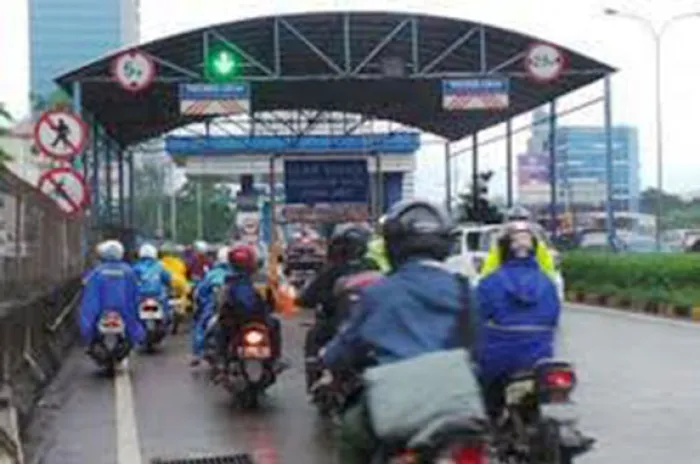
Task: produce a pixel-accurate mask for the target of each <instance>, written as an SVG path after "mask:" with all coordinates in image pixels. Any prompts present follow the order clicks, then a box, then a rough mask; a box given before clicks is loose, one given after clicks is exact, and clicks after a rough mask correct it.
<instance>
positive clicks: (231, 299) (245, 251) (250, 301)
mask: <svg viewBox="0 0 700 464" xmlns="http://www.w3.org/2000/svg"><path fill="white" fill-rule="evenodd" d="M228 262H229V264H230V266H231V275H230V276H228V278H227V279H226V281H225V283H224V287H223V288H222V289H221V291H220V292H219V297H218V308H219V330H218V333H219V337H218V343H217V344H218V348H219V355H220V357H221V359H222V361H223V363H224V366H225V365H226V364H227V363H228V361H230V359H229V358H230V355H231V353H229V350H228V346H229V344H230V340H231V337H232V336H233V335H234V334H236V333H237V332H238V330H239V328H240V326H241V325H242V324H243V323H245V322H246V321H247V320H249V319H255V320H262V321H263V322H264V323H265V324H266V325H267V327H268V328H269V329H270V344H271V345H272V346H271V347H270V348H271V350H272V358H273V359H274V362H275V370H276V371H278V372H281V371H282V370H283V369H284V368H285V367H286V363H284V362H283V361H282V360H281V355H282V328H281V325H280V321H279V320H278V319H277V318H276V317H275V316H274V315H273V311H274V310H273V308H272V305H271V304H270V302H268V301H265V300H264V299H263V298H262V296H261V295H260V294H259V293H258V291H257V290H256V288H255V283H254V282H253V276H254V275H255V273H256V272H257V264H258V263H257V257H256V254H255V249H254V248H253V247H252V246H250V245H247V244H237V245H234V246H232V247H231V248H230V249H229V252H228Z"/></svg>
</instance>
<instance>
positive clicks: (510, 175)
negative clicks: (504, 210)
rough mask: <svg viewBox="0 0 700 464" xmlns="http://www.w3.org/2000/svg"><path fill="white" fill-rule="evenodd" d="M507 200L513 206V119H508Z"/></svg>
mask: <svg viewBox="0 0 700 464" xmlns="http://www.w3.org/2000/svg"><path fill="white" fill-rule="evenodd" d="M506 202H507V205H508V207H509V208H510V207H511V206H513V120H512V119H508V120H507V121H506Z"/></svg>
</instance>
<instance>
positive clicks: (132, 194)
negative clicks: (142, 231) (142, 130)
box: [127, 151, 136, 227]
mask: <svg viewBox="0 0 700 464" xmlns="http://www.w3.org/2000/svg"><path fill="white" fill-rule="evenodd" d="M128 162H129V164H128V166H127V167H128V171H127V173H128V176H129V227H134V226H135V224H134V206H135V205H136V179H134V152H133V151H130V152H129V161H128Z"/></svg>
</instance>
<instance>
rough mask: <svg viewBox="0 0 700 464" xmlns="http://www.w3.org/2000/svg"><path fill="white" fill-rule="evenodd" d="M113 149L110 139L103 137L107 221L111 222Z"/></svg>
mask: <svg viewBox="0 0 700 464" xmlns="http://www.w3.org/2000/svg"><path fill="white" fill-rule="evenodd" d="M113 149H114V143H113V142H112V139H111V138H109V136H107V137H106V138H105V187H106V188H107V195H106V197H107V207H106V208H105V209H106V210H107V223H108V224H111V223H112V205H113V203H114V202H113V198H112V150H113Z"/></svg>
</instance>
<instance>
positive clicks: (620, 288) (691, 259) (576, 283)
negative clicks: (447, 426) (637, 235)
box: [563, 252, 700, 307]
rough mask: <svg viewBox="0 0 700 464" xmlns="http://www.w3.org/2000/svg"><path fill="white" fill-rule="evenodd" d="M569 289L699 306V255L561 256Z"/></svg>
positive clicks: (568, 254) (573, 254) (636, 300)
mask: <svg viewBox="0 0 700 464" xmlns="http://www.w3.org/2000/svg"><path fill="white" fill-rule="evenodd" d="M563 271H564V277H565V279H566V286H567V289H568V290H571V291H580V292H588V293H595V294H597V295H605V296H615V297H618V298H623V299H627V300H629V301H632V302H638V301H639V302H641V301H646V302H652V303H666V304H673V305H676V306H684V307H687V306H696V305H700V255H698V254H695V253H687V254H671V253H644V254H612V253H589V252H571V253H567V254H566V255H565V256H564V260H563Z"/></svg>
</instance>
